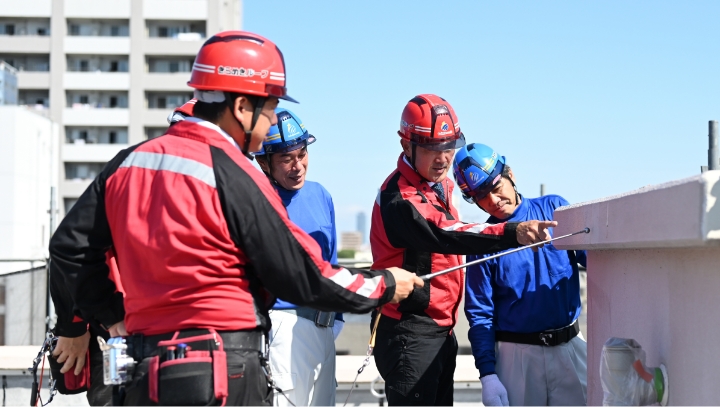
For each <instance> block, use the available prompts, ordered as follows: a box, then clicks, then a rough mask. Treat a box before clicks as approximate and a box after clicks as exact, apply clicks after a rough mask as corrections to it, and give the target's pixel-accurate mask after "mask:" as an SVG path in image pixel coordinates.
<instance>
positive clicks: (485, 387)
mask: <svg viewBox="0 0 720 407" xmlns="http://www.w3.org/2000/svg"><path fill="white" fill-rule="evenodd" d="M480 382H482V402H483V404H485V405H486V406H509V405H510V403H509V402H508V395H507V390H505V386H503V384H502V383H500V379H498V377H497V375H496V374H491V375H487V376H484V377H481V378H480Z"/></svg>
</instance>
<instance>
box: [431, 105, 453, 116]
mask: <svg viewBox="0 0 720 407" xmlns="http://www.w3.org/2000/svg"><path fill="white" fill-rule="evenodd" d="M433 111H434V112H435V114H436V115H441V114H450V110H448V108H447V106H445V105H435V106H433Z"/></svg>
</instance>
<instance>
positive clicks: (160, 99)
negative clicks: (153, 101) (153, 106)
mask: <svg viewBox="0 0 720 407" xmlns="http://www.w3.org/2000/svg"><path fill="white" fill-rule="evenodd" d="M166 106H167V102H166V100H165V97H163V96H160V97H158V98H157V108H158V109H165V107H166Z"/></svg>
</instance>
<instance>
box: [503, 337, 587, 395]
mask: <svg viewBox="0 0 720 407" xmlns="http://www.w3.org/2000/svg"><path fill="white" fill-rule="evenodd" d="M495 357H496V362H495V371H496V373H497V375H498V378H499V379H500V382H501V383H502V384H503V385H504V386H505V389H507V392H508V401H509V402H510V405H511V406H581V405H586V404H587V342H585V339H584V338H583V337H582V334H579V335H578V336H576V337H575V338H573V339H572V340H570V342H567V343H564V344H562V345H558V346H539V345H524V344H519V343H512V342H496V343H495Z"/></svg>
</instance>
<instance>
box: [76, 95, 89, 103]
mask: <svg viewBox="0 0 720 407" xmlns="http://www.w3.org/2000/svg"><path fill="white" fill-rule="evenodd" d="M88 99H89V98H88V95H80V96H79V97H78V100H79V101H80V104H83V105H86V104H88Z"/></svg>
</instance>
